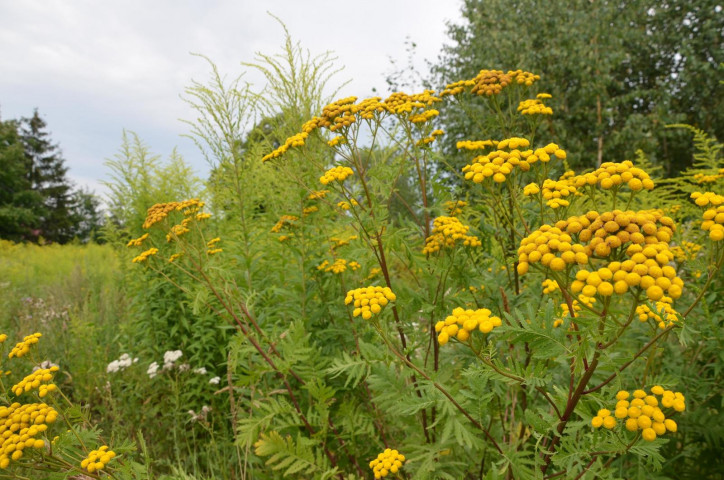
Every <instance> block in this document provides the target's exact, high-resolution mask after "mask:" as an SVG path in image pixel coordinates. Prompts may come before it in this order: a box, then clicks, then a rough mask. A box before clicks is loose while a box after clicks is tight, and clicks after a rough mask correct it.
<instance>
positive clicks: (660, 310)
mask: <svg viewBox="0 0 724 480" xmlns="http://www.w3.org/2000/svg"><path fill="white" fill-rule="evenodd" d="M672 302H673V300H672V299H671V297H663V298H662V299H661V301H659V302H656V311H654V310H651V308H649V306H648V305H646V304H642V305H639V306H638V307H636V314H637V315H638V316H639V320H641V321H642V322H646V321H648V320H649V319H653V320H654V322H656V324H657V325H658V326H659V328H661V329H662V330H663V329H664V328H666V327H668V326H671V325H673V324H674V323H676V322H678V321H679V314H678V313H677V312H676V310H674V307H672V306H671V303H672Z"/></svg>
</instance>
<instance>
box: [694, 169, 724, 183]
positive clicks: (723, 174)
mask: <svg viewBox="0 0 724 480" xmlns="http://www.w3.org/2000/svg"><path fill="white" fill-rule="evenodd" d="M720 178H724V168H720V169H719V173H717V174H713V175H707V174H705V173H697V174H694V181H695V182H696V183H699V184H702V183H714V182H716V181H717V180H719V179H720Z"/></svg>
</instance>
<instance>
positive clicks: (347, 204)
mask: <svg viewBox="0 0 724 480" xmlns="http://www.w3.org/2000/svg"><path fill="white" fill-rule="evenodd" d="M352 205H354V206H355V207H356V206H357V205H359V203H357V200H355V199H354V198H352V199H350V201H349V202H346V201H342V202H338V203H337V207H339V208H341V209H342V210H349V209H350V208H352V207H351V206H352Z"/></svg>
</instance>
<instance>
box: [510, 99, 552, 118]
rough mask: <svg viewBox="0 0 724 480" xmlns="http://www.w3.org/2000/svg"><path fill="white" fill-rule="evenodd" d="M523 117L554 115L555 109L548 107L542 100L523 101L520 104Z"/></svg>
mask: <svg viewBox="0 0 724 480" xmlns="http://www.w3.org/2000/svg"><path fill="white" fill-rule="evenodd" d="M518 111H519V112H520V114H521V115H553V109H552V108H551V107H546V106H545V104H544V103H543V102H542V101H541V99H540V98H531V99H528V100H523V101H521V102H520V103H519V104H518Z"/></svg>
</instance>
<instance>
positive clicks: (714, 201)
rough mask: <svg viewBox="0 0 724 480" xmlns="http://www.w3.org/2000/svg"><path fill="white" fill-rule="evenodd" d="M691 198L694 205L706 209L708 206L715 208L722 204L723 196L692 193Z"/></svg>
mask: <svg viewBox="0 0 724 480" xmlns="http://www.w3.org/2000/svg"><path fill="white" fill-rule="evenodd" d="M691 198H692V199H693V200H694V203H696V204H697V205H699V206H700V207H706V206H707V205H710V204H711V205H712V206H714V207H716V206H719V205H721V204H722V203H724V196H721V195H717V194H716V193H713V192H703V193H702V192H694V193H692V194H691Z"/></svg>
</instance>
